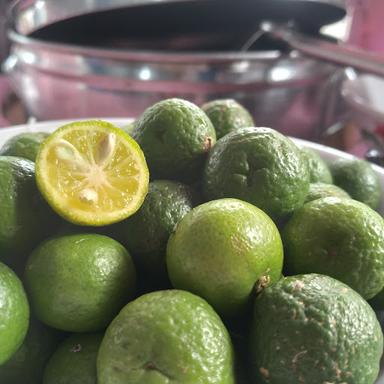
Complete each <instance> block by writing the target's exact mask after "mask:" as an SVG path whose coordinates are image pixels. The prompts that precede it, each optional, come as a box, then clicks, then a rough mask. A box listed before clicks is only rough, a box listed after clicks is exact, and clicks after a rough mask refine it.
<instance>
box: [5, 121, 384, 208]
mask: <svg viewBox="0 0 384 384" xmlns="http://www.w3.org/2000/svg"><path fill="white" fill-rule="evenodd" d="M82 120H84V119H82ZM102 120H107V121H109V122H111V123H113V124H115V125H116V126H118V127H122V126H124V125H126V124H129V123H130V122H132V119H130V118H126V119H124V118H113V117H111V118H104V119H102ZM72 121H75V120H54V121H45V122H41V123H34V124H23V125H16V126H13V127H8V128H0V147H1V146H2V145H3V144H4V142H5V141H6V140H8V139H9V138H11V137H12V136H15V135H17V134H18V133H22V132H38V131H43V132H52V131H54V130H55V129H57V128H58V127H60V126H62V125H64V124H66V123H70V122H72ZM293 140H294V142H295V143H296V144H298V145H299V146H300V147H306V148H310V149H313V150H314V151H315V152H317V153H318V154H319V155H320V156H321V157H322V158H323V159H324V160H326V161H327V162H332V161H334V160H336V159H340V158H344V159H353V158H354V156H353V155H350V154H348V153H345V152H342V151H339V150H337V149H334V148H330V147H326V146H324V145H321V144H316V143H313V142H310V141H306V140H301V139H295V138H294V139H293ZM372 166H373V169H374V170H375V172H376V173H377V174H378V176H379V178H380V182H381V187H382V191H383V199H382V200H381V203H380V207H379V212H380V213H381V214H382V215H384V168H382V167H379V166H377V165H372Z"/></svg>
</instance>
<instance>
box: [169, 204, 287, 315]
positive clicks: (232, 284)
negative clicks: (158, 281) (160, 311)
mask: <svg viewBox="0 0 384 384" xmlns="http://www.w3.org/2000/svg"><path fill="white" fill-rule="evenodd" d="M282 265H283V246H282V242H281V239H280V234H279V232H278V230H277V228H276V226H275V224H274V223H273V221H272V220H271V219H270V218H269V217H268V216H267V215H266V214H265V213H264V212H263V211H261V210H260V209H258V208H256V207H255V206H253V205H251V204H249V203H246V202H244V201H240V200H237V199H220V200H215V201H210V202H208V203H205V204H202V205H199V206H198V207H196V208H194V209H193V210H192V211H190V212H189V213H187V214H186V215H185V216H184V218H183V219H182V220H181V221H180V222H179V224H178V225H177V227H176V230H175V232H174V233H173V234H172V235H171V237H170V239H169V242H168V247H167V267H168V273H169V277H170V279H171V282H172V284H173V286H174V287H175V288H179V289H185V290H187V291H191V292H193V293H195V294H197V295H199V296H201V297H203V298H205V299H206V300H207V301H208V303H210V304H211V305H212V306H213V307H214V308H215V309H216V310H217V311H218V312H219V313H220V314H221V315H225V316H237V315H240V314H242V313H243V312H244V311H245V309H246V307H247V305H248V303H249V301H250V298H251V297H252V294H253V292H254V290H255V289H256V290H257V289H258V287H261V286H263V285H265V284H268V283H270V282H273V281H276V280H278V279H279V277H280V274H281V270H282Z"/></svg>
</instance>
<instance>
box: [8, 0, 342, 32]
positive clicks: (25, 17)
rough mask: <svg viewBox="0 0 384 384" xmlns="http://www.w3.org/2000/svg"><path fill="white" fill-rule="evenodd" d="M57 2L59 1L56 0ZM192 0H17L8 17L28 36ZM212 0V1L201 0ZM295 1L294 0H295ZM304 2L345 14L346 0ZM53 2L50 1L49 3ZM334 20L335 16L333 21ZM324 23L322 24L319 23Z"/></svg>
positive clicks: (17, 28)
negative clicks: (96, 16) (81, 20)
mask: <svg viewBox="0 0 384 384" xmlns="http://www.w3.org/2000/svg"><path fill="white" fill-rule="evenodd" d="M57 1H58V2H60V1H62V0H57ZM193 1H195V2H196V1H199V2H202V1H203V0H108V2H106V1H104V2H97V1H96V2H95V1H87V2H81V1H79V0H77V1H75V2H74V3H73V4H71V5H70V6H69V7H67V8H63V7H61V8H59V10H57V9H56V10H55V9H54V8H53V9H50V8H49V7H48V9H47V7H45V2H44V0H17V1H16V2H15V3H14V5H13V7H11V9H10V15H9V19H10V20H12V23H13V25H14V26H15V29H16V30H17V31H18V32H19V33H22V34H23V35H24V36H25V35H28V34H30V33H32V32H34V31H36V30H37V29H40V28H42V27H44V26H47V25H51V24H53V23H56V22H58V21H62V20H65V19H68V18H71V17H76V16H80V15H83V14H91V13H95V12H102V11H108V10H114V9H120V8H125V7H130V8H134V7H139V6H140V7H143V6H151V5H154V6H157V5H162V4H170V3H188V2H189V3H191V2H193ZM205 1H212V0H205ZM285 1H293V0H285ZM296 1H297V0H296ZM301 1H302V2H307V3H317V4H322V5H323V6H324V7H328V8H329V9H330V10H331V9H333V10H337V12H340V11H341V12H343V11H344V13H345V9H346V1H347V0H301ZM53 5H54V4H53ZM336 20H337V19H335V21H336ZM323 25H324V23H323Z"/></svg>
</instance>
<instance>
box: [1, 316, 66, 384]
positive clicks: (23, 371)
mask: <svg viewBox="0 0 384 384" xmlns="http://www.w3.org/2000/svg"><path fill="white" fill-rule="evenodd" d="M60 337H61V335H60V332H58V331H56V330H54V329H52V328H49V327H46V326H45V325H43V324H42V323H40V322H39V321H37V320H34V319H33V320H32V319H31V321H30V324H29V329H28V333H27V336H26V337H25V339H24V342H23V344H22V345H21V347H20V348H19V349H18V350H17V352H16V353H15V354H13V356H12V357H11V359H9V360H8V361H7V362H6V363H5V364H3V365H1V366H0V382H1V383H4V384H26V383H28V384H41V382H42V380H43V372H44V368H45V365H46V363H47V361H48V359H49V358H50V357H51V355H52V353H53V352H54V350H55V348H56V346H57V344H58V343H59V341H60Z"/></svg>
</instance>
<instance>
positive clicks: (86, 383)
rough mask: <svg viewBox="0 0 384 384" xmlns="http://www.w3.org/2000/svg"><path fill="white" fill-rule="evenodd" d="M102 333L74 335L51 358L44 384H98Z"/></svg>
mask: <svg viewBox="0 0 384 384" xmlns="http://www.w3.org/2000/svg"><path fill="white" fill-rule="evenodd" d="M102 339H103V334H102V333H94V334H92V333H91V334H74V335H72V336H70V337H68V338H67V339H66V340H65V341H63V342H62V343H61V344H60V345H59V347H58V348H57V350H56V351H55V353H54V354H53V355H52V357H51V358H50V360H49V362H48V364H47V366H46V368H45V371H44V380H43V384H97V378H96V358H97V353H98V351H99V347H100V344H101V340H102Z"/></svg>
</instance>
